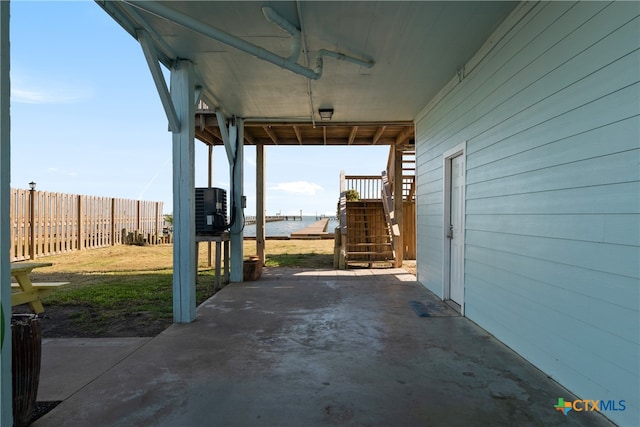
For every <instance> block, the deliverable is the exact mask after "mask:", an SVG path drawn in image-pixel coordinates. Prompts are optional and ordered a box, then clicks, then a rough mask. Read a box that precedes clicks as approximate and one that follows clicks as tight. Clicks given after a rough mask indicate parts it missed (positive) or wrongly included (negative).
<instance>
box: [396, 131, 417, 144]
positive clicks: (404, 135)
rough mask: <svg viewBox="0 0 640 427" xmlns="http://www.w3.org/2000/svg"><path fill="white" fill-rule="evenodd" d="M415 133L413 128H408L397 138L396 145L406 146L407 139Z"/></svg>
mask: <svg viewBox="0 0 640 427" xmlns="http://www.w3.org/2000/svg"><path fill="white" fill-rule="evenodd" d="M413 133H414V129H413V127H411V128H407V129H405V130H403V131H402V132H400V133H399V134H398V136H396V145H399V144H404V143H405V141H406V140H407V139H409V138H410V137H411V136H412V135H413Z"/></svg>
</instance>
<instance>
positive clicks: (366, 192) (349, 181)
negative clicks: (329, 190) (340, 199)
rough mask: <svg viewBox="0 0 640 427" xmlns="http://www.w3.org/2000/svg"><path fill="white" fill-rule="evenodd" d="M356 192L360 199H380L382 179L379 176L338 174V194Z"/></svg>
mask: <svg viewBox="0 0 640 427" xmlns="http://www.w3.org/2000/svg"><path fill="white" fill-rule="evenodd" d="M347 190H356V191H357V192H358V195H359V196H360V199H367V200H368V199H374V200H377V199H380V197H381V194H382V177H381V176H380V175H345V173H344V171H343V172H341V173H340V192H341V193H342V192H343V191H347Z"/></svg>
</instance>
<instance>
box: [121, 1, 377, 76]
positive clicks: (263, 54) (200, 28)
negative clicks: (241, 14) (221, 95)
mask: <svg viewBox="0 0 640 427" xmlns="http://www.w3.org/2000/svg"><path fill="white" fill-rule="evenodd" d="M125 3H128V4H130V5H132V6H135V7H137V8H139V9H142V10H145V11H147V12H149V13H152V14H154V15H157V16H159V17H160V18H163V19H166V20H168V21H171V22H174V23H176V24H178V25H181V26H183V27H185V28H187V29H189V30H191V31H195V32H197V33H200V34H202V35H205V36H207V37H210V38H212V39H214V40H217V41H219V42H220V43H223V44H226V45H227V46H231V47H233V48H236V49H238V50H241V51H243V52H246V53H248V54H250V55H253V56H255V57H256V58H259V59H262V60H264V61H267V62H271V63H272V64H275V65H277V66H279V67H280V68H284V69H287V70H289V71H292V72H294V73H296V74H300V75H302V76H304V77H307V78H309V79H313V80H318V79H319V78H320V77H321V76H322V68H323V61H322V56H323V55H325V56H330V57H333V58H336V59H341V60H346V61H349V62H353V63H354V64H358V65H362V66H364V67H367V68H371V67H372V66H373V64H374V62H373V61H363V60H360V59H357V58H352V57H350V56H347V55H344V54H342V53H338V52H331V51H328V50H325V49H321V50H320V51H319V52H318V56H317V58H316V68H315V71H314V70H311V69H309V68H306V67H303V66H301V65H299V64H298V63H296V62H292V61H290V59H289V58H283V57H281V56H279V55H276V54H275V53H273V52H270V51H268V50H266V49H264V48H262V47H260V46H256V45H254V44H252V43H249V42H247V41H245V40H242V39H240V38H238V37H235V36H233V35H231V34H229V33H226V32H224V31H222V30H219V29H217V28H214V27H211V26H209V25H206V24H203V23H202V22H200V21H198V20H196V19H193V18H191V17H190V16H188V15H185V14H182V13H180V12H178V11H176V10H173V9H171V8H169V7H167V6H165V5H164V4H161V3H159V2H155V1H132V0H125ZM275 16H278V18H275V19H278V20H281V21H282V24H283V26H281V28H283V27H285V26H286V27H288V28H289V29H293V28H295V26H294V25H293V24H291V23H290V22H287V21H286V20H285V19H284V18H282V17H281V16H280V15H277V14H275ZM278 25H279V24H278ZM283 29H284V28H283ZM285 31H287V30H285ZM287 32H289V31H287Z"/></svg>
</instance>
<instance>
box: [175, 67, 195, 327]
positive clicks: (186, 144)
mask: <svg viewBox="0 0 640 427" xmlns="http://www.w3.org/2000/svg"><path fill="white" fill-rule="evenodd" d="M194 90H195V78H194V70H193V64H192V63H191V62H189V61H186V60H180V61H177V62H176V63H175V65H174V66H173V68H172V69H171V101H172V105H173V106H174V107H175V110H176V114H177V116H178V120H179V125H180V126H179V129H176V128H173V129H172V130H173V223H174V233H175V234H174V236H175V239H174V243H173V319H174V321H175V322H176V323H190V322H192V321H193V320H195V318H196V273H197V269H196V268H195V267H196V266H195V263H196V253H195V252H196V251H195V247H196V239H195V237H196V233H195V202H194V198H195V190H194V182H195V178H194V175H195V174H194V159H195V154H194V138H195V105H194V96H195V94H194Z"/></svg>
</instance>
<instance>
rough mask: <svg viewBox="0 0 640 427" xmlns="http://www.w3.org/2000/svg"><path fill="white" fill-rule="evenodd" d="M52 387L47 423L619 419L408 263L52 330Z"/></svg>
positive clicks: (286, 276) (46, 385)
mask: <svg viewBox="0 0 640 427" xmlns="http://www.w3.org/2000/svg"><path fill="white" fill-rule="evenodd" d="M412 300H418V301H421V302H423V303H427V304H428V305H429V306H430V307H431V309H432V310H431V313H432V316H430V317H419V316H418V315H416V313H415V312H414V311H413V309H412V308H411V307H410V305H409V301H412ZM65 372H66V373H65ZM40 387H41V388H40V393H39V400H63V402H62V403H61V404H60V405H58V406H57V407H56V408H55V409H53V410H52V411H51V412H49V413H48V414H46V415H45V416H44V417H42V418H40V419H39V420H37V421H36V422H35V423H34V424H33V426H35V427H43V426H56V427H58V426H89V425H90V426H172V427H175V426H296V427H298V426H325V425H328V426H335V425H345V426H489V425H491V426H567V425H569V426H571V425H573V426H605V425H612V424H611V423H610V422H609V421H608V420H607V419H606V418H605V417H603V416H602V415H600V414H597V413H586V412H581V413H579V412H575V411H570V412H569V413H568V415H567V416H565V415H563V414H562V413H560V412H558V411H556V410H555V409H554V407H553V405H554V404H556V403H557V401H558V398H559V397H563V398H564V399H565V400H573V399H575V398H576V397H575V396H573V395H572V394H570V393H569V392H568V391H567V390H565V389H564V388H563V387H561V386H560V385H558V384H557V383H555V382H554V381H553V380H551V379H549V378H548V377H547V376H546V375H545V374H543V373H542V372H540V371H539V370H537V369H536V368H535V367H533V366H531V365H530V364H529V363H527V362H526V361H525V360H523V359H522V358H520V357H519V356H518V355H517V354H515V353H514V352H513V351H511V350H510V349H509V348H507V347H506V346H504V345H503V344H501V343H500V342H499V341H497V340H496V339H495V338H493V337H492V336H491V335H490V334H488V333H487V332H485V331H484V330H483V329H481V328H479V327H478V326H477V325H475V324H474V323H473V322H471V321H469V320H468V319H466V318H464V317H460V316H459V315H457V313H455V312H454V311H453V310H451V309H450V308H449V307H448V306H446V305H445V304H443V303H442V302H440V301H439V300H438V299H437V298H436V297H435V296H434V295H433V294H431V293H430V292H429V291H427V290H426V289H425V288H424V287H422V286H421V285H420V284H418V283H417V282H416V280H415V277H414V276H413V275H411V274H409V273H407V272H406V271H405V270H402V269H379V270H364V269H363V270H347V271H335V270H313V271H308V270H297V269H265V272H264V273H263V275H262V278H261V279H260V280H259V281H256V282H245V283H237V284H232V285H229V286H227V287H225V288H224V289H223V290H222V291H220V292H219V293H218V294H216V295H215V296H214V297H212V298H211V299H209V300H208V301H206V302H205V303H204V304H202V305H201V306H200V307H199V308H198V316H197V320H196V321H195V322H193V323H191V324H181V325H178V324H174V325H172V326H171V327H169V328H168V329H166V330H165V331H164V332H162V333H161V334H159V335H158V336H156V337H154V338H151V339H149V338H140V339H136V338H132V339H123V340H122V339H120V340H119V339H104V340H86V339H85V340H45V342H44V344H43V364H42V374H41V386H40Z"/></svg>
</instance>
